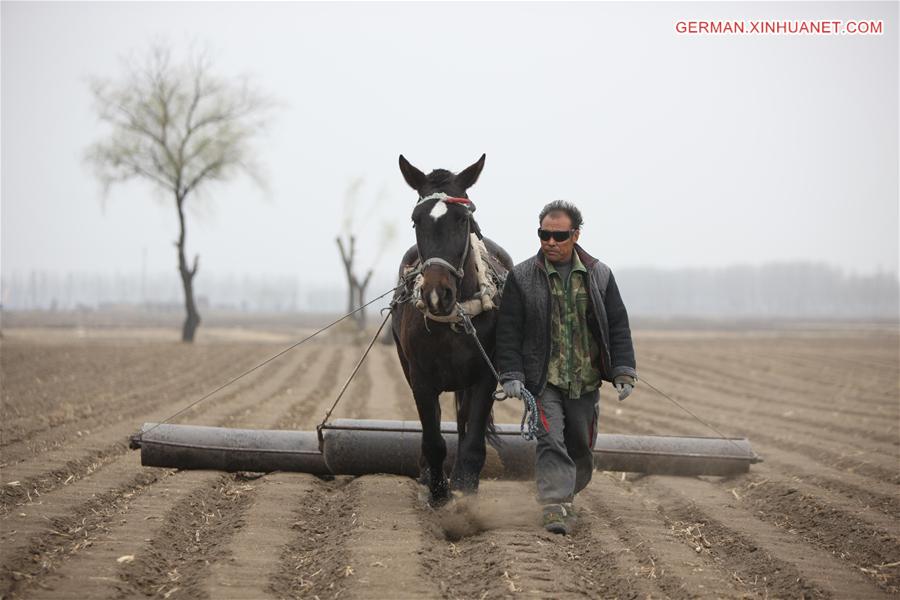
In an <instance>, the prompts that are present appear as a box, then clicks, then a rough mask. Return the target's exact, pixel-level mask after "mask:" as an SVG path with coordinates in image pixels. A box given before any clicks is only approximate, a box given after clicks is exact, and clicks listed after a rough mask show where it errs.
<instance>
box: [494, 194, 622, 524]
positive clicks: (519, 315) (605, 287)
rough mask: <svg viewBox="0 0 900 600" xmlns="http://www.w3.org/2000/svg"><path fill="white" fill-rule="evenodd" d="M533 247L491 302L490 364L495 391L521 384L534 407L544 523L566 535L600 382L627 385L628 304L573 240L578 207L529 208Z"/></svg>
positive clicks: (587, 455)
mask: <svg viewBox="0 0 900 600" xmlns="http://www.w3.org/2000/svg"><path fill="white" fill-rule="evenodd" d="M538 222H539V223H540V229H538V236H539V238H540V241H541V250H540V252H538V253H537V255H536V256H534V257H532V258H529V259H528V260H526V261H524V262H522V263H519V264H518V265H516V266H515V267H514V268H513V270H512V271H510V273H509V275H508V277H507V279H506V285H505V287H504V292H503V301H502V302H501V305H500V319H499V323H498V325H497V349H496V363H497V367H498V370H499V372H500V380H501V382H502V383H503V390H504V391H505V392H506V394H507V395H508V396H514V397H518V398H521V396H522V388H523V387H525V388H527V389H528V390H529V391H530V392H531V393H532V394H533V395H534V397H535V398H536V399H537V405H538V410H539V413H540V415H539V416H540V419H539V420H540V426H539V427H538V436H537V452H536V458H535V475H536V478H537V495H538V501H539V502H540V503H541V504H542V505H543V514H544V528H545V529H547V531H551V532H553V533H561V534H567V533H569V531H570V530H571V528H572V526H573V525H574V523H575V512H574V509H573V506H572V502H573V500H574V498H575V494H577V493H578V492H580V491H581V490H582V489H584V487H585V486H586V485H587V484H588V482H590V480H591V475H592V474H593V466H594V465H593V455H592V453H591V449H592V448H593V446H594V440H595V439H596V435H597V416H598V410H599V405H598V402H599V399H600V390H599V388H600V385H601V383H602V381H604V380H605V381H610V382H612V383H614V385H615V387H616V389H617V391H618V394H619V400H620V401H621V400H624V399H625V398H627V397H628V395H629V394H630V393H631V390H632V388H633V387H634V383H635V378H636V375H637V373H636V372H635V362H634V347H633V346H632V343H631V329H630V328H629V325H628V313H627V312H626V311H625V305H624V304H623V303H622V297H621V296H620V295H619V288H618V287H617V286H616V280H615V278H614V277H613V275H612V271H610V269H609V267H608V266H606V265H605V264H603V263H602V262H600V261H599V260H597V259H596V258H594V257H592V256H591V255H589V254H588V253H587V252H585V251H584V249H583V248H582V247H581V246H579V245H578V244H577V242H578V238H579V236H580V234H581V225H582V218H581V211H579V210H578V208H577V207H575V205H573V204H571V203H570V202H566V201H563V200H557V201H554V202H551V203H550V204H548V205H547V206H545V207H544V208H543V210H541V213H540V215H539V217H538Z"/></svg>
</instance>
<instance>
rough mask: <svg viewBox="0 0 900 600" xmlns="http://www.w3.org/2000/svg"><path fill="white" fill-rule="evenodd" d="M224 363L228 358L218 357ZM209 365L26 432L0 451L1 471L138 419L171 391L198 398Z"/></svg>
mask: <svg viewBox="0 0 900 600" xmlns="http://www.w3.org/2000/svg"><path fill="white" fill-rule="evenodd" d="M221 358H222V359H223V360H221V361H220V362H225V360H224V359H226V358H228V356H227V355H226V356H223V357H221ZM218 366H220V365H218V364H217V363H214V364H213V365H205V364H204V365H198V366H197V368H196V369H193V370H191V371H190V372H189V373H188V374H185V375H178V376H176V377H174V378H172V379H170V380H167V381H165V382H164V383H160V384H157V385H154V386H152V387H153V389H152V390H141V391H128V392H123V394H122V396H121V397H120V400H121V401H122V402H121V403H118V404H116V406H114V407H113V406H105V407H93V406H92V407H90V409H89V412H88V413H87V414H86V415H84V416H82V417H80V418H73V419H71V420H66V421H64V422H60V423H56V424H51V425H49V426H47V427H46V428H42V429H40V430H35V431H32V432H29V433H28V434H27V437H25V438H24V439H22V440H21V441H16V440H10V443H9V445H8V446H6V447H4V448H3V460H4V467H10V466H14V465H16V464H18V463H19V462H21V461H23V460H27V459H28V458H32V457H33V456H34V454H36V453H40V452H46V451H48V450H52V449H55V448H60V447H63V446H64V445H65V444H66V442H68V441H69V440H71V439H73V438H76V437H82V436H84V435H91V434H92V433H96V432H98V431H102V429H103V428H104V427H107V426H110V425H114V424H116V423H120V422H122V421H127V420H133V419H137V418H138V417H139V416H140V415H143V414H147V410H148V409H150V408H156V407H158V406H161V405H163V404H165V403H166V402H167V400H168V399H169V398H170V397H171V396H172V391H173V390H183V391H182V394H188V395H198V394H200V393H201V392H202V391H203V390H202V388H201V387H200V385H199V384H198V382H199V381H205V380H206V379H208V377H209V375H210V374H211V373H213V372H215V371H213V370H212V369H213V368H214V367H218Z"/></svg>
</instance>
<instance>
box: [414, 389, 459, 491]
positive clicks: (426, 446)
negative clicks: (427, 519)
mask: <svg viewBox="0 0 900 600" xmlns="http://www.w3.org/2000/svg"><path fill="white" fill-rule="evenodd" d="M438 395H439V394H438V393H437V392H434V391H431V390H413V396H414V397H415V399H416V409H417V410H418V411H419V422H421V424H422V457H423V458H424V459H425V465H426V469H427V471H424V470H423V473H422V475H423V478H424V479H426V483H427V485H428V491H429V493H430V499H429V503H430V504H431V505H432V506H440V505H442V504H444V503H446V502H447V500H449V499H450V485H449V483H448V482H447V478H446V477H445V476H444V459H445V458H446V457H447V443H446V442H445V441H444V438H443V436H442V435H441V404H440V401H439V400H438Z"/></svg>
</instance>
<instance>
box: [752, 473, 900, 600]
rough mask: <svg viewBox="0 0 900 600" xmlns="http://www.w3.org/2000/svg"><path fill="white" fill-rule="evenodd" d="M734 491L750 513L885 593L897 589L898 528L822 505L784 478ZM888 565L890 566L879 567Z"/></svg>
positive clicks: (899, 580) (899, 560)
mask: <svg viewBox="0 0 900 600" xmlns="http://www.w3.org/2000/svg"><path fill="white" fill-rule="evenodd" d="M739 489H740V491H739V492H738V495H739V496H741V498H742V499H743V500H746V502H747V503H749V504H750V505H752V506H753V507H754V508H755V513H754V514H755V515H756V517H757V518H759V519H762V520H763V521H766V522H768V523H772V524H774V525H776V526H777V527H780V528H782V529H784V530H786V531H788V532H789V533H791V534H793V535H799V536H800V537H802V539H803V540H804V541H805V542H806V543H808V544H810V545H811V546H815V547H818V548H821V549H823V550H825V551H827V552H830V553H831V554H832V555H834V556H838V557H840V558H842V559H844V560H846V561H848V562H849V563H851V564H852V565H854V566H855V567H856V568H858V569H859V570H860V571H862V572H863V573H866V574H867V575H869V576H871V577H872V579H873V580H874V581H875V582H876V583H877V584H878V585H879V586H881V587H882V588H883V589H884V590H885V591H888V592H893V593H896V592H900V541H898V540H900V526H898V525H897V523H896V522H893V523H891V524H890V525H887V524H885V525H886V526H887V527H890V529H887V528H875V527H872V526H871V525H870V524H868V523H866V522H863V521H861V520H860V519H857V518H856V517H855V516H854V515H853V514H851V513H848V512H847V511H843V510H839V509H837V508H835V507H834V506H829V505H827V504H824V503H823V502H822V501H821V499H820V498H818V497H815V496H812V495H810V494H807V493H803V492H802V491H801V490H800V489H798V488H797V487H796V486H793V485H791V484H790V483H789V482H780V481H767V480H757V481H749V482H745V483H744V484H743V485H742V486H741V487H740V488H739ZM884 565H890V566H884Z"/></svg>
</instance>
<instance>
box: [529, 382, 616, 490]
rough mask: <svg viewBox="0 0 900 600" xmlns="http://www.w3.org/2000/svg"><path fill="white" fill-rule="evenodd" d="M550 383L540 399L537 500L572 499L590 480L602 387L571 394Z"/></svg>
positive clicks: (536, 462)
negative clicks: (570, 396)
mask: <svg viewBox="0 0 900 600" xmlns="http://www.w3.org/2000/svg"><path fill="white" fill-rule="evenodd" d="M567 396H568V393H567V392H565V391H562V390H560V389H559V388H556V387H554V386H552V385H550V384H547V387H546V388H545V389H544V393H543V394H541V396H540V397H539V398H538V399H537V404H538V410H539V413H540V415H539V417H540V419H539V420H540V423H541V425H540V427H538V436H537V452H536V456H535V464H534V471H535V477H536V479H537V492H538V502H540V503H541V504H557V503H561V502H572V500H573V499H574V497H575V494H577V493H578V492H580V491H581V490H583V489H584V488H585V486H587V484H588V483H590V481H591V475H593V473H594V456H593V454H592V451H591V449H592V448H593V447H594V440H595V439H596V437H597V416H598V415H599V409H600V404H599V402H600V390H594V391H593V392H587V393H586V394H582V396H581V397H580V398H568V397H567Z"/></svg>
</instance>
